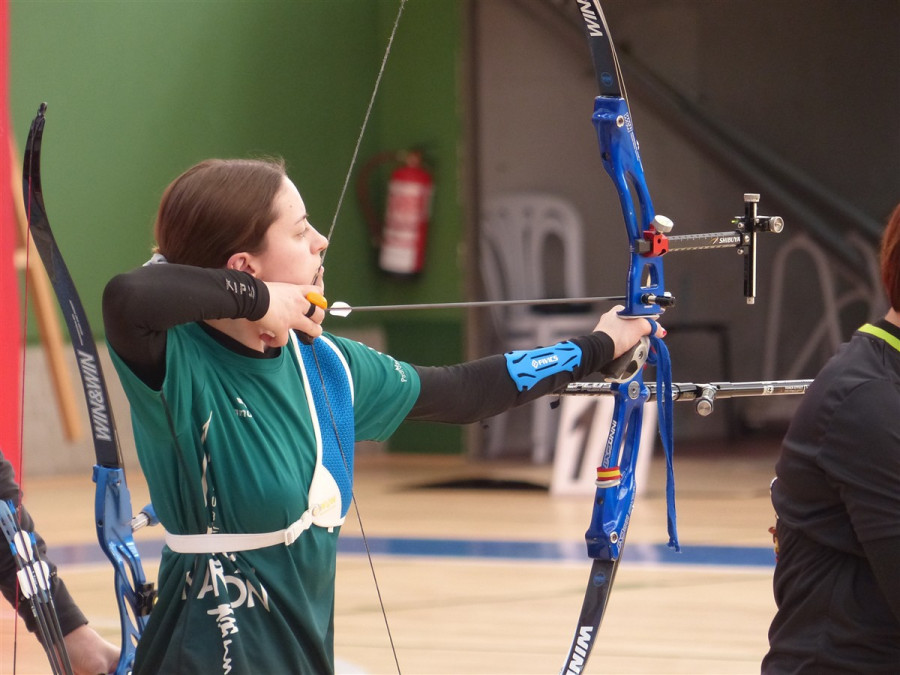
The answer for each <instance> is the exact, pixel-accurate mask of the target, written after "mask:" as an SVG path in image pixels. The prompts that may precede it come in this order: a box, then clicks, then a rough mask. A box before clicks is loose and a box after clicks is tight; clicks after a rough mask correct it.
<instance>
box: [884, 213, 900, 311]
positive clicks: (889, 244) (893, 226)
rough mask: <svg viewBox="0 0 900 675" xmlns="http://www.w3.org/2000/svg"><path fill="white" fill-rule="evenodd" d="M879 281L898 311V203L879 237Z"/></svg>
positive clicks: (899, 215) (899, 268)
mask: <svg viewBox="0 0 900 675" xmlns="http://www.w3.org/2000/svg"><path fill="white" fill-rule="evenodd" d="M881 283H883V284H884V290H885V291H886V292H887V296H888V300H890V302H891V307H893V308H894V309H895V310H897V311H900V204H897V206H896V207H895V208H894V212H893V213H892V214H891V217H890V218H889V219H888V224H887V227H886V228H884V234H883V235H882V238H881Z"/></svg>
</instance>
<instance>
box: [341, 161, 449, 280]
mask: <svg viewBox="0 0 900 675" xmlns="http://www.w3.org/2000/svg"><path fill="white" fill-rule="evenodd" d="M388 162H392V163H398V164H399V166H398V167H397V168H396V169H394V171H393V172H392V173H391V175H390V178H389V179H388V185H387V203H386V206H385V212H384V213H385V215H384V221H383V222H380V220H379V219H378V218H377V217H376V216H375V215H374V214H375V211H374V209H373V208H372V206H371V200H370V198H369V177H370V175H371V173H372V171H373V170H374V169H375V168H377V167H378V166H380V165H382V164H386V163H388ZM433 192H434V180H433V179H432V177H431V174H429V173H428V171H427V170H426V169H425V167H424V166H423V161H422V153H421V152H418V151H401V152H387V153H381V154H379V155H376V156H375V157H373V158H372V159H371V160H369V162H367V164H366V166H365V167H364V168H363V170H362V171H361V172H360V179H359V182H358V184H357V195H358V197H359V200H360V204H361V206H362V208H363V212H364V213H365V215H366V220H367V221H368V222H369V229H370V230H371V233H372V240H373V243H375V245H376V246H378V248H379V253H378V266H379V267H380V268H381V269H382V270H384V271H385V272H389V273H391V274H394V275H398V276H415V275H417V274H419V273H420V272H421V271H422V268H423V266H424V263H425V245H426V243H427V240H428V221H429V219H430V217H431V197H432V194H433Z"/></svg>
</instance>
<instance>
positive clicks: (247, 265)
mask: <svg viewBox="0 0 900 675" xmlns="http://www.w3.org/2000/svg"><path fill="white" fill-rule="evenodd" d="M225 267H227V268H228V269H230V270H238V271H240V272H247V273H248V274H252V275H253V276H256V272H257V270H256V266H255V264H254V260H253V256H251V255H250V254H249V253H246V252H242V253H235V254H233V255H232V256H231V257H230V258H228V262H227V263H226V264H225Z"/></svg>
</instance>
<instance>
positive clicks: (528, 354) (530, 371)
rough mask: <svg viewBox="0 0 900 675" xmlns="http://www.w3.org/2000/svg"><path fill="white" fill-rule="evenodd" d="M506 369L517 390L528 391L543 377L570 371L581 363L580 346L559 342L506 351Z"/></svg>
mask: <svg viewBox="0 0 900 675" xmlns="http://www.w3.org/2000/svg"><path fill="white" fill-rule="evenodd" d="M504 356H506V369H507V371H509V376H510V378H512V381H513V382H515V384H516V388H517V389H518V390H519V391H528V390H529V389H531V387H533V386H534V385H535V383H537V382H540V381H541V380H543V379H544V378H547V377H550V376H551V375H556V374H557V373H562V372H572V371H573V370H574V369H575V367H576V366H580V365H581V347H579V346H578V345H576V344H574V343H572V342H559V343H557V344H555V345H553V346H552V347H538V348H537V349H529V350H520V351H514V352H507V353H506V354H504Z"/></svg>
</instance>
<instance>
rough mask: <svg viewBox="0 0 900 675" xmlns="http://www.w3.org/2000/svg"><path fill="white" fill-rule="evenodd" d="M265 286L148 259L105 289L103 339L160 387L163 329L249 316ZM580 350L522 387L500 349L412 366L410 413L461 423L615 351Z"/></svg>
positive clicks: (586, 369) (577, 374)
mask: <svg viewBox="0 0 900 675" xmlns="http://www.w3.org/2000/svg"><path fill="white" fill-rule="evenodd" d="M268 306H269V293H268V289H267V288H266V285H265V283H263V282H261V281H259V280H258V279H256V278H254V277H253V276H251V275H249V274H247V273H245V272H238V271H235V270H225V269H201V268H198V267H191V266H185V265H172V264H165V265H150V266H147V267H142V268H138V269H136V270H133V271H131V272H128V273H126V274H121V275H118V276H116V277H114V278H113V279H112V280H111V281H110V282H109V284H107V287H106V290H105V291H104V294H103V319H104V323H105V325H106V339H107V340H108V341H109V344H110V345H111V346H112V348H113V349H114V350H115V351H116V353H117V354H118V355H119V357H120V358H122V360H123V361H125V363H127V364H128V366H129V367H130V368H131V370H132V371H133V372H134V373H135V375H137V376H138V377H139V378H140V379H141V380H142V381H143V382H144V383H145V384H147V385H148V386H150V387H152V388H154V389H159V388H160V387H161V386H162V382H163V379H164V378H165V368H166V364H165V354H166V331H167V330H168V329H169V328H172V327H174V326H177V325H179V324H183V323H190V322H194V321H203V320H206V319H224V318H231V319H238V318H245V319H249V320H251V321H255V320H258V319H261V318H262V317H263V316H265V313H266V311H267V310H268ZM201 325H202V326H203V327H204V329H205V330H206V331H207V332H208V333H209V334H210V335H212V336H213V337H214V338H215V339H217V340H218V341H219V342H221V343H222V344H224V345H225V346H227V347H229V348H230V349H233V350H235V351H238V352H240V353H243V354H247V355H248V356H254V357H258V358H266V357H267V356H269V357H271V356H272V355H274V354H275V353H277V352H275V351H272V350H267V353H261V352H255V351H253V350H250V349H248V348H246V347H244V346H243V345H241V344H240V343H238V342H237V341H235V340H233V339H231V338H229V337H228V336H226V335H224V334H222V333H220V332H219V331H216V330H215V329H213V328H211V327H209V326H208V325H205V324H201ZM572 342H573V343H575V344H576V345H578V346H579V347H580V348H581V350H582V360H581V365H580V366H577V367H576V368H575V369H574V370H573V371H572V372H562V373H557V374H556V375H553V376H551V377H547V378H545V379H543V380H540V381H539V382H537V383H536V384H535V385H534V386H533V387H532V388H531V389H529V390H527V391H523V392H520V391H518V389H517V388H516V385H515V383H514V382H513V381H512V379H511V378H510V376H509V373H508V371H507V367H506V359H505V358H504V357H503V356H502V355H498V356H488V357H485V358H483V359H478V360H475V361H469V362H467V363H461V364H457V365H453V366H441V367H423V366H414V368H415V369H416V372H417V373H418V375H419V379H420V383H421V390H420V394H419V397H418V399H417V401H416V403H415V405H414V406H413V408H412V410H411V411H410V413H409V415H408V416H407V418H408V419H411V420H422V421H433V422H448V423H455V424H466V423H470V422H476V421H479V420H482V419H485V418H487V417H492V416H493V415H496V414H498V413H501V412H503V411H504V410H508V409H509V408H512V407H515V406H518V405H522V404H524V403H528V402H529V401H533V400H535V399H537V398H539V397H541V396H544V395H546V394H549V393H553V392H556V391H559V390H561V389H562V388H564V387H565V386H566V385H567V384H568V383H569V382H573V381H575V380H576V379H578V378H582V377H584V376H586V375H589V374H590V373H593V372H596V371H597V370H599V369H600V368H601V367H602V366H604V365H605V364H606V363H608V362H609V361H610V360H612V357H613V341H612V339H611V338H610V337H609V336H608V335H606V334H605V333H593V334H591V335H587V336H583V337H578V338H574V339H573V340H572Z"/></svg>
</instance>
